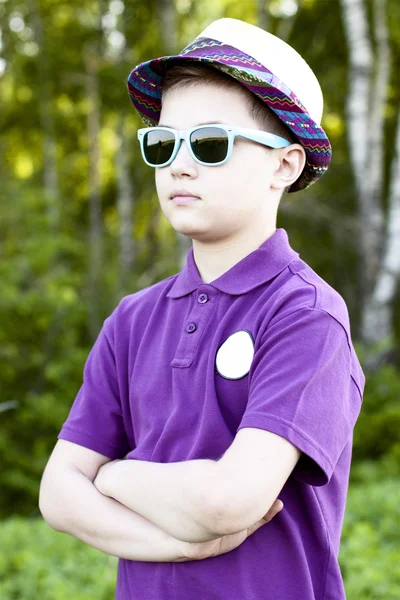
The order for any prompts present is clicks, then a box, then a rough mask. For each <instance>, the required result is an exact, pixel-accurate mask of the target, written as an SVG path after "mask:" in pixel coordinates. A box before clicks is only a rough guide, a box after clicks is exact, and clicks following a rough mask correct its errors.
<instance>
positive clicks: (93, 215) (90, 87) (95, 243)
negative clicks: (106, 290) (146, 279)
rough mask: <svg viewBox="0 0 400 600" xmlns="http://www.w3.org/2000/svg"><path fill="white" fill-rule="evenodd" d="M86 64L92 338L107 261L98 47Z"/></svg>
mask: <svg viewBox="0 0 400 600" xmlns="http://www.w3.org/2000/svg"><path fill="white" fill-rule="evenodd" d="M84 59H85V66H86V94H87V98H88V100H89V108H88V115H87V128H88V140H89V273H88V275H89V282H88V285H89V289H88V325H89V333H90V337H91V339H92V340H94V339H96V337H97V335H98V332H99V330H100V327H101V316H100V306H99V290H100V275H101V267H102V262H103V247H102V245H103V244H102V229H103V228H102V211H101V198H100V172H99V160H100V144H99V139H100V102H99V90H98V76H97V60H98V55H97V50H95V49H94V48H93V47H91V46H87V47H86V48H85V52H84Z"/></svg>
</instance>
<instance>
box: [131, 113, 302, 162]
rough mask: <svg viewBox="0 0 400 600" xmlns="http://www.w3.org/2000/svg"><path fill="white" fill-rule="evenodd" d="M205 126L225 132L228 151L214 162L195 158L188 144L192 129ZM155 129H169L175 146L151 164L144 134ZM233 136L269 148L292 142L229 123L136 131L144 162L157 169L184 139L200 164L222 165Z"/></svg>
mask: <svg viewBox="0 0 400 600" xmlns="http://www.w3.org/2000/svg"><path fill="white" fill-rule="evenodd" d="M207 127H218V128H219V129H222V130H223V131H225V133H226V134H227V137H228V151H227V153H226V157H225V158H224V160H221V161H220V162H216V163H207V162H203V161H202V160H200V159H199V158H197V157H196V156H195V154H194V152H193V150H192V146H191V144H190V136H191V134H192V133H193V132H194V131H197V130H198V129H206V128H207ZM155 129H163V130H165V131H170V132H172V133H173V134H174V135H175V146H174V150H173V152H172V154H171V157H170V158H169V160H167V161H166V162H165V163H162V164H160V165H153V164H152V163H150V162H148V160H147V159H146V157H145V153H144V136H145V134H146V133H147V132H149V131H154V130H155ZM235 137H242V138H245V139H247V140H251V141H253V142H257V143H258V144H262V145H263V146H268V147H269V148H275V149H277V148H285V147H286V146H290V145H291V143H292V142H289V141H288V140H286V139H284V138H282V137H280V136H279V135H275V134H274V133H269V132H268V131H262V130H260V129H250V128H247V127H233V126H231V125H221V123H210V124H207V125H197V126H196V127H192V128H191V129H182V130H180V129H173V128H172V127H164V126H158V125H156V126H154V127H142V128H141V129H138V131H137V138H138V140H139V143H140V150H141V153H142V157H143V160H144V162H145V163H146V164H147V165H149V167H154V168H157V169H159V168H161V167H167V166H168V165H170V164H171V163H172V162H173V161H174V160H175V157H176V155H177V154H178V152H179V148H180V147H181V143H182V140H185V142H186V146H187V148H188V151H189V154H190V155H191V157H192V158H193V159H194V160H195V161H196V162H197V163H199V164H200V165H204V166H206V167H218V166H219V165H223V164H225V163H226V162H227V161H228V160H229V159H230V157H231V155H232V151H233V142H234V139H235Z"/></svg>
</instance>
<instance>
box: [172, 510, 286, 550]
mask: <svg viewBox="0 0 400 600" xmlns="http://www.w3.org/2000/svg"><path fill="white" fill-rule="evenodd" d="M283 507H284V504H283V502H282V500H278V499H276V500H275V502H274V503H273V505H272V506H271V508H270V509H269V511H268V512H267V513H266V514H265V515H264V516H263V518H262V519H260V520H259V521H257V522H256V523H254V524H253V525H251V526H250V527H248V528H247V529H243V530H242V531H239V532H237V533H233V534H231V535H224V536H223V537H220V538H218V539H216V540H210V541H208V542H199V543H191V542H185V546H184V552H185V556H186V558H181V559H179V560H178V561H177V562H186V561H188V560H203V559H204V558H210V557H212V556H218V555H220V554H226V553H227V552H230V551H231V550H234V549H235V548H237V547H238V546H240V544H242V543H243V542H244V541H245V540H246V539H247V538H248V537H249V536H250V535H251V534H252V533H254V532H255V531H257V529H259V528H260V527H262V526H263V525H265V524H266V523H269V521H271V520H272V519H273V518H274V516H275V515H276V514H278V512H280V511H281V510H282V509H283Z"/></svg>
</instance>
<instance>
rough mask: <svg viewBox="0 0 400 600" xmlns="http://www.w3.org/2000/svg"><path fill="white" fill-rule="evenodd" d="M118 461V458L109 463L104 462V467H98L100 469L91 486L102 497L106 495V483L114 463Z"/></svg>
mask: <svg viewBox="0 0 400 600" xmlns="http://www.w3.org/2000/svg"><path fill="white" fill-rule="evenodd" d="M120 460H121V459H119V458H117V459H115V460H110V461H108V462H106V463H105V464H104V465H102V466H101V467H100V469H99V470H98V471H97V475H96V477H95V478H94V481H93V485H94V486H95V488H97V489H98V491H99V492H100V493H101V494H103V495H104V496H107V495H108V494H107V490H108V483H109V481H110V470H111V469H112V468H113V465H114V464H115V463H117V462H119V461H120Z"/></svg>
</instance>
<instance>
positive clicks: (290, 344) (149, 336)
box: [58, 228, 365, 600]
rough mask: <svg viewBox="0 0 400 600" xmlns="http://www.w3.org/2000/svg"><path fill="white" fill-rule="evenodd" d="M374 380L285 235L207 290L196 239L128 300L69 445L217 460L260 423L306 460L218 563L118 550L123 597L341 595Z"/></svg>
mask: <svg viewBox="0 0 400 600" xmlns="http://www.w3.org/2000/svg"><path fill="white" fill-rule="evenodd" d="M364 384H365V377H364V373H363V371H362V369H361V366H360V363H359V361H358V358H357V356H356V353H355V351H354V348H353V344H352V341H351V332H350V323H349V315H348V311H347V307H346V304H345V302H344V300H343V298H342V297H341V295H340V294H339V293H338V292H337V291H336V290H335V289H333V288H332V287H331V286H330V285H329V284H328V283H326V282H325V281H324V280H323V279H322V278H321V277H320V276H319V275H317V274H316V273H315V272H314V271H313V270H312V269H311V267H309V266H308V265H307V264H306V263H305V262H304V261H303V260H302V259H301V258H300V256H299V253H298V252H295V251H294V250H293V249H292V248H291V246H290V244H289V239H288V235H287V232H286V230H285V229H283V228H278V229H277V230H276V231H275V232H274V234H273V235H272V236H271V237H270V238H269V239H268V240H266V241H265V242H264V243H263V244H262V245H261V246H260V247H259V248H258V249H257V250H255V251H254V252H251V253H250V254H248V255H247V256H246V257H245V258H243V259H242V260H241V261H239V262H238V263H237V264H236V265H234V266H233V267H232V268H230V269H229V270H228V271H226V272H225V273H224V274H223V275H221V276H220V277H219V278H218V279H215V280H214V281H213V282H211V283H204V282H203V281H202V279H201V277H200V274H199V271H198V269H197V266H196V263H195V260H194V255H193V249H192V248H191V249H190V250H189V252H188V256H187V264H186V265H185V267H184V268H183V269H182V270H181V271H180V272H179V273H177V274H175V275H173V276H171V277H169V278H167V279H164V280H162V281H160V282H158V283H156V284H155V285H152V286H149V287H147V288H144V289H142V290H140V291H139V292H136V293H134V294H130V295H128V296H125V297H124V298H123V299H122V300H121V302H120V303H119V304H118V306H117V307H116V308H115V310H114V311H113V312H112V314H111V315H110V316H109V317H108V318H107V319H106V320H105V321H104V324H103V327H102V330H101V331H100V333H99V336H98V338H97V340H96V342H95V344H94V346H93V348H92V350H91V352H90V354H89V356H88V359H87V361H86V364H85V368H84V381H83V385H82V387H81V388H80V390H79V392H78V394H77V397H76V399H75V402H74V404H73V406H72V408H71V412H70V414H69V416H68V418H67V420H66V422H65V423H64V425H63V427H62V429H61V432H60V434H59V436H58V437H59V438H62V439H65V440H69V441H70V442H74V443H76V444H80V445H82V446H85V447H86V448H90V449H92V450H95V451H96V452H100V453H101V454H104V455H106V456H109V457H110V459H115V458H123V457H124V456H126V455H127V454H129V457H128V458H134V459H138V460H146V461H154V462H161V463H162V462H176V461H187V460H194V459H204V458H208V459H215V460H217V459H219V458H220V457H221V456H222V454H223V453H224V452H225V451H226V450H227V449H228V447H229V446H230V445H231V444H232V442H233V440H234V438H235V435H236V433H237V431H238V430H239V429H241V428H243V427H256V428H259V429H265V430H268V431H272V432H273V433H275V434H277V435H280V436H282V437H284V438H286V439H287V440H289V441H290V442H291V443H292V444H294V445H295V446H297V447H298V448H299V449H300V450H301V451H302V452H303V454H302V456H301V458H300V460H299V462H298V463H297V465H296V467H295V468H294V470H293V472H292V474H291V476H290V477H289V479H288V481H287V482H286V484H285V485H284V487H283V489H282V491H281V493H280V495H279V497H280V498H281V499H282V501H283V502H284V505H285V507H284V509H283V511H281V512H280V513H279V514H278V515H277V516H276V517H275V518H274V519H273V520H272V521H271V522H270V523H268V524H267V525H264V526H263V527H261V528H260V529H258V530H257V531H256V532H255V533H254V534H253V535H251V536H250V537H249V538H247V539H246V540H245V542H244V543H242V544H241V545H240V546H239V547H238V548H236V549H235V550H232V551H231V552H228V553H227V554H222V555H220V556H216V557H213V558H208V559H204V560H199V561H189V562H183V563H178V562H177V563H174V562H166V563H162V562H144V561H129V560H124V559H120V560H119V565H118V575H117V591H116V598H117V600H202V599H204V600H228V599H229V600H231V599H232V598H240V599H243V600H342V599H344V598H345V592H344V586H343V580H342V575H341V572H340V568H339V563H338V552H339V542H340V535H341V529H342V523H343V517H344V510H345V504H346V495H347V489H348V480H349V471H350V464H351V453H352V439H353V428H354V425H355V423H356V420H357V418H358V415H359V412H360V408H361V403H362V394H363V390H364ZM265 477H268V473H265Z"/></svg>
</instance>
